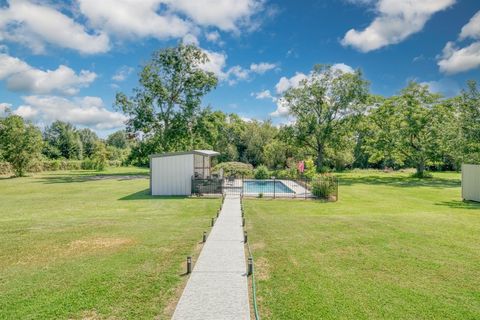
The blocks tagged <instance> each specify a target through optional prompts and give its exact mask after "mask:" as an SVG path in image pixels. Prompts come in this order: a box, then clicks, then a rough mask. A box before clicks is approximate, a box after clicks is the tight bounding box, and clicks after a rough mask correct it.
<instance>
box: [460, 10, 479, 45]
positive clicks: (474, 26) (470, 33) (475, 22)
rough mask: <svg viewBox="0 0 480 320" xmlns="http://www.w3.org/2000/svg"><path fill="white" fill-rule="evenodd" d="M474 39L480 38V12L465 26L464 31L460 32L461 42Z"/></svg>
mask: <svg viewBox="0 0 480 320" xmlns="http://www.w3.org/2000/svg"><path fill="white" fill-rule="evenodd" d="M466 38H472V39H479V38H480V11H478V12H477V13H476V14H475V15H474V16H473V17H472V18H471V19H470V21H469V22H468V23H467V24H466V25H464V26H463V28H462V31H461V32H460V40H463V39H466Z"/></svg>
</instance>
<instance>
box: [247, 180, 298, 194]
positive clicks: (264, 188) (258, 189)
mask: <svg viewBox="0 0 480 320" xmlns="http://www.w3.org/2000/svg"><path fill="white" fill-rule="evenodd" d="M274 191H275V193H294V192H293V190H292V189H290V188H289V187H287V186H286V185H285V184H283V183H282V182H281V181H269V180H266V181H265V180H260V181H255V180H251V181H244V182H243V192H244V193H273V192H274Z"/></svg>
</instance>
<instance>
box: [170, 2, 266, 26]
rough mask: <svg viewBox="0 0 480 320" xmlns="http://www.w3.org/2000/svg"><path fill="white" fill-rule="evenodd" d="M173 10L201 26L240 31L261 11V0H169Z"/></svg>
mask: <svg viewBox="0 0 480 320" xmlns="http://www.w3.org/2000/svg"><path fill="white" fill-rule="evenodd" d="M166 2H167V3H169V4H170V7H171V9H172V10H174V11H177V12H180V13H182V14H185V15H187V16H188V17H189V18H191V19H192V20H193V21H194V22H195V23H196V24H198V25H201V26H214V27H217V28H219V29H221V30H224V31H238V29H239V28H240V27H241V26H245V25H246V26H247V27H248V26H249V25H250V24H251V18H252V16H253V15H254V14H256V13H257V12H259V11H260V10H261V9H262V8H263V6H262V3H263V1H259V0H195V1H192V0H167V1H166Z"/></svg>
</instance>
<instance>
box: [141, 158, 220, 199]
mask: <svg viewBox="0 0 480 320" xmlns="http://www.w3.org/2000/svg"><path fill="white" fill-rule="evenodd" d="M217 155H219V153H218V152H216V151H212V150H193V151H185V152H172V153H163V154H154V155H151V156H150V193H151V194H152V195H155V196H157V195H162V196H173V195H175V196H180V195H182V196H185V195H191V194H192V178H193V177H195V178H199V179H206V178H209V177H210V175H211V172H210V171H211V157H214V156H217Z"/></svg>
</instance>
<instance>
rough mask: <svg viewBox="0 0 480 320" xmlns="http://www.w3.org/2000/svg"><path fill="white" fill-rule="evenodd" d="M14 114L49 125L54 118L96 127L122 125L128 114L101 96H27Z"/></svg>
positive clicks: (118, 126) (103, 127) (107, 127)
mask: <svg viewBox="0 0 480 320" xmlns="http://www.w3.org/2000/svg"><path fill="white" fill-rule="evenodd" d="M23 100H24V104H23V105H21V106H19V107H18V108H17V109H16V110H15V111H14V113H15V114H18V115H20V116H22V117H23V118H25V119H27V120H31V121H34V122H39V123H43V124H47V123H50V122H53V121H55V120H61V121H66V122H70V123H73V124H75V125H78V126H83V127H89V128H92V129H97V130H108V129H115V128H120V127H123V125H124V123H125V121H126V119H127V118H126V117H125V115H123V114H121V113H119V112H112V111H110V110H107V109H106V108H105V106H104V104H103V101H102V99H101V98H99V97H89V96H86V97H77V98H73V99H66V98H63V97H58V96H37V95H33V96H26V97H23Z"/></svg>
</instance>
